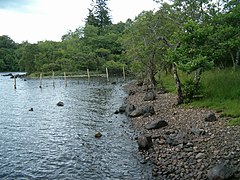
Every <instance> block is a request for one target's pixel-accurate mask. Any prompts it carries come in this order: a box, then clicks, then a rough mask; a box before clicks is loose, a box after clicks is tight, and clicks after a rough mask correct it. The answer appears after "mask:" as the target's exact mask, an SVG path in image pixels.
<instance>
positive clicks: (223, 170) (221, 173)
mask: <svg viewBox="0 0 240 180" xmlns="http://www.w3.org/2000/svg"><path fill="white" fill-rule="evenodd" d="M233 175H234V171H233V169H232V168H230V167H228V166H227V165H225V164H219V165H216V166H214V167H213V168H212V169H210V170H209V171H208V174H207V176H208V178H209V180H227V179H231V178H232V177H233Z"/></svg>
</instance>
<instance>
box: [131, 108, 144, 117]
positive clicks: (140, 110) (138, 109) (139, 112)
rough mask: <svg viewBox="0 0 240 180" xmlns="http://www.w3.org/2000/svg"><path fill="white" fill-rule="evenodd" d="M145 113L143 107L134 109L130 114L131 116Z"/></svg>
mask: <svg viewBox="0 0 240 180" xmlns="http://www.w3.org/2000/svg"><path fill="white" fill-rule="evenodd" d="M142 115H143V110H142V108H136V109H135V110H134V111H132V112H131V113H130V114H129V117H139V116H142Z"/></svg>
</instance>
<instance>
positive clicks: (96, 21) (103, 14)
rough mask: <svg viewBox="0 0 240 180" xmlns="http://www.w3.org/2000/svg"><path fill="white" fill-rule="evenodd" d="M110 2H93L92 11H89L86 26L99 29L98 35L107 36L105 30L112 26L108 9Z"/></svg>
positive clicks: (101, 0)
mask: <svg viewBox="0 0 240 180" xmlns="http://www.w3.org/2000/svg"><path fill="white" fill-rule="evenodd" d="M107 2H108V0H96V1H95V3H94V2H93V1H92V9H88V11H89V14H88V16H87V19H86V25H92V26H94V27H97V28H98V34H99V35H100V34H105V33H106V32H105V30H106V28H107V27H108V26H110V25H111V24H112V22H111V18H110V15H109V9H108V7H107Z"/></svg>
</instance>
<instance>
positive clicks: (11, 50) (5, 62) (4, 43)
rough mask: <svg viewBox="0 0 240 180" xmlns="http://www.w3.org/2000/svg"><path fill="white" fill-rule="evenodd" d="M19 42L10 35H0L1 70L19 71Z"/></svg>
mask: <svg viewBox="0 0 240 180" xmlns="http://www.w3.org/2000/svg"><path fill="white" fill-rule="evenodd" d="M16 49H17V44H16V43H15V42H14V41H13V40H12V39H11V38H10V37H8V36H6V35H3V36H0V71H17V70H19V68H18V63H17V57H16V56H17V54H16Z"/></svg>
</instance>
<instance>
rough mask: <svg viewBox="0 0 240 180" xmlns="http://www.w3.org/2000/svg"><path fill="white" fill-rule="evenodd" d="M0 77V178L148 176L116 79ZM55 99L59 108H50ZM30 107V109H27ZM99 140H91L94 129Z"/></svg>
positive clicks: (128, 177) (131, 177) (149, 173)
mask: <svg viewBox="0 0 240 180" xmlns="http://www.w3.org/2000/svg"><path fill="white" fill-rule="evenodd" d="M116 81H117V83H116V84H111V83H107V82H106V80H105V79H91V82H90V84H88V82H87V80H84V79H81V80H78V81H77V80H76V79H68V86H67V87H65V85H64V81H63V80H62V79H55V88H53V87H52V82H51V80H50V79H48V80H46V79H45V80H44V81H43V88H42V89H40V88H39V81H38V80H34V79H32V80H27V81H23V80H20V79H17V89H16V90H14V89H13V84H12V81H11V80H9V79H7V78H6V77H2V76H0V87H1V89H0V95H1V98H0V108H1V114H0V178H1V179H94V178H95V179H152V177H151V167H150V165H148V164H144V165H143V164H141V163H140V160H141V156H140V155H139V154H138V149H137V145H136V142H134V141H133V140H131V137H133V136H134V132H133V130H131V129H130V128H129V122H128V120H127V118H126V116H125V115H121V114H118V115H116V114H114V112H115V110H117V109H118V108H119V107H120V106H121V104H122V98H123V97H124V96H126V94H125V93H124V91H123V89H122V84H123V83H122V82H120V81H119V80H118V79H116ZM58 101H62V102H64V106H63V107H58V106H56V104H57V102H58ZM30 108H33V111H28V110H29V109H30ZM98 131H99V132H101V133H102V137H101V138H98V139H97V138H95V137H94V135H95V133H96V132H98Z"/></svg>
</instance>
